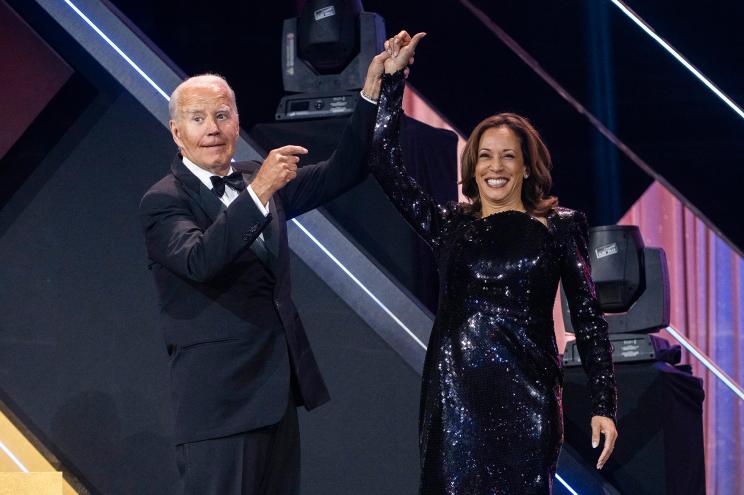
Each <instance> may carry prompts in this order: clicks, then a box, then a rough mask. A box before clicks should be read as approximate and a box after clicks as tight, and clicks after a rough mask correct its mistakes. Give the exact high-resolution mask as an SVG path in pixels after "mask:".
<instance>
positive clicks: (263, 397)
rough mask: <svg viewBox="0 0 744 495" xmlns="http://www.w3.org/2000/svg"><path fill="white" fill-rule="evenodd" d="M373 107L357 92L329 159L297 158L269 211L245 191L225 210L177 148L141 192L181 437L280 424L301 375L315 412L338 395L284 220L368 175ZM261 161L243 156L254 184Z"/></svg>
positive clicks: (304, 399) (303, 399)
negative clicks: (304, 313)
mask: <svg viewBox="0 0 744 495" xmlns="http://www.w3.org/2000/svg"><path fill="white" fill-rule="evenodd" d="M376 112H377V107H376V106H375V105H373V104H370V103H369V102H367V101H364V100H360V102H359V103H358V105H357V108H356V110H355V112H354V113H353V114H352V118H351V120H350V122H349V124H348V125H347V126H346V128H345V130H344V132H343V134H342V137H341V141H340V143H339V145H338V147H337V148H336V150H335V152H334V153H333V155H332V156H331V158H330V159H328V160H327V161H324V162H320V163H317V164H313V165H306V166H303V167H300V169H299V170H298V172H297V177H296V178H295V179H294V180H292V181H291V182H290V183H289V184H287V185H286V186H285V187H284V188H282V189H280V190H279V191H278V192H277V193H275V194H274V195H273V196H272V198H271V200H270V202H269V212H270V214H269V215H268V216H264V214H263V213H262V212H261V211H260V210H259V208H258V207H257V206H256V204H255V202H254V201H253V199H252V198H251V196H250V195H249V193H248V191H242V192H241V193H240V194H239V195H238V197H237V198H236V199H235V200H234V201H233V202H232V203H230V206H228V207H225V206H224V204H223V203H222V202H221V201H220V200H219V198H217V196H215V194H214V193H213V192H212V191H211V190H210V189H209V188H207V187H206V186H204V184H203V183H202V182H201V181H200V180H199V179H198V178H197V177H196V176H195V175H194V174H192V173H191V172H190V171H189V170H188V169H187V168H186V167H185V166H184V165H183V163H182V159H181V156H180V155H178V156H176V158H175V159H174V160H173V163H172V164H171V172H170V173H169V174H168V175H166V176H165V177H164V178H163V179H161V180H160V181H159V182H157V183H156V184H155V185H154V186H152V187H151V188H150V190H149V191H148V192H147V193H146V194H145V195H144V197H143V198H142V201H141V203H140V213H139V214H140V219H141V223H142V227H143V230H144V234H145V242H146V246H147V254H148V256H149V258H150V261H151V263H150V266H151V270H152V273H153V276H154V278H155V285H156V287H157V292H158V298H159V307H160V316H161V326H162V329H163V332H164V337H165V345H166V349H167V352H168V355H169V360H170V383H171V393H172V397H173V406H174V409H175V441H176V443H185V442H194V441H198V440H204V439H208V438H217V437H222V436H226V435H231V434H235V433H240V432H244V431H249V430H253V429H255V428H260V427H262V426H267V425H270V424H274V423H276V422H277V421H279V419H280V418H281V416H282V415H283V413H284V412H285V411H286V408H287V402H288V399H289V396H290V395H289V394H290V393H292V392H291V391H290V383H291V382H292V381H294V383H295V384H296V387H294V388H295V389H296V395H297V397H296V400H297V401H298V403H299V404H304V405H305V407H306V408H307V409H313V408H315V407H317V406H319V405H321V404H323V403H324V402H326V401H328V400H329V396H328V391H327V389H326V386H325V383H324V382H323V378H322V376H321V373H320V370H319V369H318V365H317V363H316V361H315V357H314V356H313V352H312V350H311V349H310V344H309V342H308V339H307V336H306V335H305V331H304V329H303V327H302V323H301V322H300V318H299V316H298V314H297V309H296V308H295V305H294V304H293V302H292V299H291V297H290V292H291V284H290V275H289V247H288V244H287V227H286V221H287V220H289V219H291V218H293V217H295V216H297V215H300V214H302V213H304V212H306V211H308V210H312V209H313V208H316V207H317V206H319V205H321V204H323V203H324V202H326V201H328V200H331V199H333V198H334V197H336V196H338V195H339V194H341V193H343V192H344V191H346V190H348V189H349V188H351V187H353V186H354V185H355V184H357V183H359V182H361V181H362V180H363V179H364V178H365V176H366V174H367V163H366V160H367V156H366V155H367V150H368V146H369V142H370V139H371V135H372V127H373V126H374V121H375V116H376ZM260 166H261V164H260V163H259V162H242V163H236V164H234V167H235V168H236V169H237V170H239V171H241V172H242V173H243V178H244V180H245V182H246V183H250V182H251V181H252V180H253V177H254V175H255V174H256V173H257V172H258V169H259V168H260ZM262 233H263V237H264V240H263V241H261V239H260V238H259V234H262ZM292 375H294V376H292Z"/></svg>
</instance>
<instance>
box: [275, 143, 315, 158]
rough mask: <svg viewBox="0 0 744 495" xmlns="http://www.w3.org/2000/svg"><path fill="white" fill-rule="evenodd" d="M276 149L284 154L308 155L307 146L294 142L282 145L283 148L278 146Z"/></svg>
mask: <svg viewBox="0 0 744 495" xmlns="http://www.w3.org/2000/svg"><path fill="white" fill-rule="evenodd" d="M276 151H278V152H279V153H281V154H282V155H307V153H308V151H307V148H303V147H302V146H297V145H294V144H288V145H287V146H282V147H281V148H277V149H276Z"/></svg>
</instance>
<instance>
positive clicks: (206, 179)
mask: <svg viewBox="0 0 744 495" xmlns="http://www.w3.org/2000/svg"><path fill="white" fill-rule="evenodd" d="M183 164H184V165H185V166H186V168H187V169H189V172H191V173H192V174H194V175H195V176H196V177H197V178H198V179H199V180H200V181H201V182H202V184H204V185H205V186H207V189H209V190H210V191H211V190H212V189H214V185H213V184H212V179H210V177H212V176H213V175H215V174H213V173H212V172H210V171H209V170H204V169H203V168H201V167H200V166H198V165H197V164H195V163H194V162H192V161H191V160H189V159H188V158H186V157H185V156H184V157H183ZM233 172H235V169H234V168H232V166H230V170H229V171H228V172H227V174H228V175H230V174H232V173H233ZM246 189H247V190H248V194H250V195H251V198H252V199H253V202H254V203H256V206H257V207H258V209H259V210H260V211H261V213H263V215H264V216H268V215H269V204H268V203H266V204H265V205H264V204H261V200H260V199H258V196H257V195H256V193H255V192H254V191H253V188H252V187H251V185H250V184H248V187H247V188H246ZM238 194H239V193H238V191H236V190H235V189H233V188H232V187H230V186H225V194H223V195H222V197H221V198H219V200H220V201H222V203H223V204H224V205H225V206H230V203H232V202H233V201H235V198H237V197H238ZM258 237H260V238H261V240H262V241H263V240H264V238H263V234H258Z"/></svg>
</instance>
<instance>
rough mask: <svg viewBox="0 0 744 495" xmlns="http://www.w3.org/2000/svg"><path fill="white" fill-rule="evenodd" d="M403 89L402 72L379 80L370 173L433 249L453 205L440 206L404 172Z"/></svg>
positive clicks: (387, 75) (453, 210)
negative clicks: (402, 137) (402, 133)
mask: <svg viewBox="0 0 744 495" xmlns="http://www.w3.org/2000/svg"><path fill="white" fill-rule="evenodd" d="M404 86H405V79H404V78H403V72H402V71H399V72H396V73H395V74H384V75H383V77H382V88H381V92H380V100H379V104H378V110H377V121H376V123H375V130H374V137H373V140H372V149H371V153H370V170H371V172H372V174H373V175H374V177H375V178H376V179H377V182H379V183H380V185H381V186H382V189H383V190H384V191H385V194H387V196H388V198H389V199H390V201H392V203H393V204H394V205H395V207H396V208H397V209H398V211H400V213H401V214H402V215H403V217H404V218H405V219H406V221H407V222H408V223H409V224H410V225H411V226H412V227H413V229H414V230H415V231H416V232H417V233H418V234H419V235H420V236H421V237H422V238H423V239H424V240H425V241H426V242H427V243H428V244H429V245H430V246H433V247H436V246H437V245H438V244H439V239H440V236H441V234H442V232H443V229H444V227H445V225H446V224H447V223H448V222H450V221H451V220H452V218H453V217H454V215H453V214H454V212H455V209H456V207H455V203H451V204H449V203H448V205H446V206H441V205H439V204H438V203H437V202H436V201H435V200H434V199H433V198H432V197H431V196H430V195H429V194H427V193H426V192H425V191H424V190H423V189H422V188H421V186H419V185H418V184H417V183H416V181H415V180H414V179H413V178H412V177H411V176H410V175H409V174H408V172H407V171H406V168H405V165H404V163H403V154H402V151H401V146H400V118H401V114H402V113H403V109H402V107H401V102H402V100H403V89H404Z"/></svg>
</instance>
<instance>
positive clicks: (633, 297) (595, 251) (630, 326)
mask: <svg viewBox="0 0 744 495" xmlns="http://www.w3.org/2000/svg"><path fill="white" fill-rule="evenodd" d="M588 261H589V263H590V265H591V267H592V279H593V280H594V283H595V286H596V290H597V300H598V301H599V306H600V309H601V310H602V311H603V313H604V316H605V319H606V320H607V325H608V331H609V333H610V343H611V344H612V359H613V361H615V362H636V361H647V360H652V361H653V360H663V361H667V362H669V363H672V364H677V363H679V361H680V358H681V350H680V347H679V346H671V345H670V344H669V342H668V341H667V340H665V339H663V338H661V337H658V336H656V335H649V334H650V333H653V332H658V331H659V330H661V329H662V328H666V327H667V326H669V313H670V304H669V275H668V273H667V263H666V256H665V254H664V250H663V249H661V248H648V247H645V246H644V244H643V238H642V237H641V231H640V229H639V228H638V227H637V226H635V225H607V226H602V227H594V228H592V229H589V260H588ZM561 307H562V310H563V320H564V324H565V328H566V331H567V332H570V333H573V332H574V328H573V324H572V322H571V318H570V309H569V307H568V302H567V300H566V295H565V292H564V291H563V287H562V286H561ZM563 363H564V365H566V366H578V365H579V364H581V359H580V357H579V353H578V350H577V348H576V342H569V343H568V344H567V345H566V350H565V352H564V354H563Z"/></svg>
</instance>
